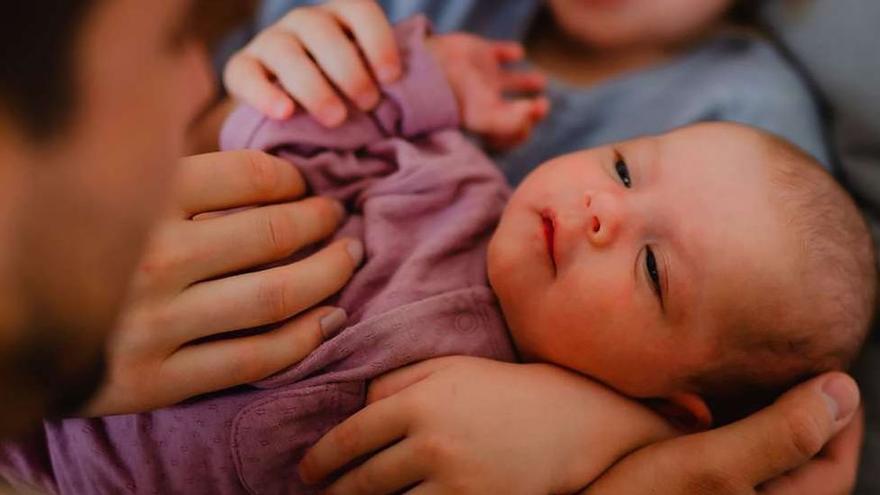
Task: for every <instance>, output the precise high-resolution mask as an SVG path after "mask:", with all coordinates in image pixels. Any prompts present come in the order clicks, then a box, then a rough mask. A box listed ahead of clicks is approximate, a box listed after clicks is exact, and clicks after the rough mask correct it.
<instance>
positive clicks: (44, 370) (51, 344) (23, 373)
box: [0, 308, 106, 436]
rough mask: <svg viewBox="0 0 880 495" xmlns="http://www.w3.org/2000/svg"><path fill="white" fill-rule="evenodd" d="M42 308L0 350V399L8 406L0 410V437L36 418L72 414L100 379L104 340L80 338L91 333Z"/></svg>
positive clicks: (23, 428) (30, 427)
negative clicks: (95, 340) (94, 340)
mask: <svg viewBox="0 0 880 495" xmlns="http://www.w3.org/2000/svg"><path fill="white" fill-rule="evenodd" d="M43 309H44V311H43V312H42V313H36V314H34V313H32V317H31V318H29V321H28V322H27V326H26V328H20V329H16V331H15V335H17V337H18V338H16V339H15V340H14V341H12V342H10V344H9V345H7V346H6V348H4V349H0V403H2V404H4V405H5V406H6V407H7V408H8V409H6V410H5V411H3V412H2V413H0V436H7V435H11V436H16V435H19V434H22V433H27V432H28V431H31V430H33V429H34V428H35V427H36V426H37V425H38V424H39V423H38V422H39V420H40V419H41V418H46V419H57V418H62V417H65V416H70V415H74V414H76V413H77V412H78V411H80V410H81V409H82V408H83V406H85V404H86V403H87V402H88V400H89V399H90V398H91V397H92V396H93V395H94V393H95V392H96V390H97V389H98V387H99V386H100V385H101V383H102V381H103V378H104V374H105V369H106V366H105V365H106V360H105V357H104V348H103V342H90V341H89V340H88V339H84V338H82V336H86V335H90V336H94V335H95V332H94V331H92V332H83V331H82V330H83V329H82V328H81V326H80V325H76V324H72V323H71V322H66V321H64V320H63V319H60V318H57V316H58V315H57V314H56V315H54V317H53V315H52V313H51V311H49V308H43ZM78 336H80V338H77V337H78Z"/></svg>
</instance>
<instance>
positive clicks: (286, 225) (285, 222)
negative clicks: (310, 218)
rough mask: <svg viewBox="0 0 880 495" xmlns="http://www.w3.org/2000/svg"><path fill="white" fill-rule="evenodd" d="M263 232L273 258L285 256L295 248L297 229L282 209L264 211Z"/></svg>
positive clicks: (293, 221)
mask: <svg viewBox="0 0 880 495" xmlns="http://www.w3.org/2000/svg"><path fill="white" fill-rule="evenodd" d="M264 225H265V226H264V232H265V239H266V245H267V246H268V248H269V250H270V252H271V254H272V255H273V256H275V257H281V256H286V255H288V254H290V252H291V251H292V250H293V249H294V247H295V246H296V243H297V240H298V235H297V233H298V231H299V229H298V228H297V226H296V220H295V219H294V218H293V217H292V216H291V215H288V214H287V212H285V211H284V209H282V208H272V209H267V210H266V216H265V223H264Z"/></svg>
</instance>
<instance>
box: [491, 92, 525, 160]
mask: <svg viewBox="0 0 880 495" xmlns="http://www.w3.org/2000/svg"><path fill="white" fill-rule="evenodd" d="M534 112H535V102H534V100H532V99H520V100H514V101H508V102H504V103H503V104H501V105H500V106H499V108H498V110H497V111H495V112H493V113H492V118H491V121H490V126H489V129H488V132H487V139H488V143H487V144H489V145H490V146H491V147H493V148H495V149H507V148H511V147H513V146H516V145H517V144H519V143H521V142H522V141H524V140H525V139H526V138H527V137H528V136H529V134H530V133H531V129H532V125H533V123H534V120H533V117H532V116H533V114H534Z"/></svg>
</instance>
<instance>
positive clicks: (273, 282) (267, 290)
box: [257, 276, 290, 321]
mask: <svg viewBox="0 0 880 495" xmlns="http://www.w3.org/2000/svg"><path fill="white" fill-rule="evenodd" d="M289 301H290V295H289V294H288V289H287V285H286V284H285V283H284V280H283V279H282V278H281V277H277V276H267V277H266V278H265V280H263V281H262V283H261V284H260V288H259V289H258V292H257V305H258V306H257V307H259V308H262V313H263V314H264V315H265V316H266V317H267V318H268V319H270V320H272V321H280V320H282V319H284V318H286V317H287V316H288V314H289V313H290V308H289Z"/></svg>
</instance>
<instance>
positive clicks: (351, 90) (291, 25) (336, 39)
mask: <svg viewBox="0 0 880 495" xmlns="http://www.w3.org/2000/svg"><path fill="white" fill-rule="evenodd" d="M279 26H281V27H282V28H285V29H286V30H287V31H288V32H289V33H290V34H292V35H294V36H296V38H297V39H298V40H299V41H300V43H301V46H302V47H303V48H304V49H305V50H306V51H307V52H308V53H309V55H311V56H312V58H313V59H314V60H315V61H316V62H317V64H318V67H319V68H320V69H321V71H323V73H324V74H326V76H327V77H328V78H329V79H330V81H332V82H333V84H335V85H336V87H337V88H339V90H340V91H341V92H342V93H343V94H344V95H345V96H347V97H348V98H349V99H351V100H352V101H353V102H354V103H355V104H356V105H357V106H358V108H360V109H361V110H369V109H371V108H373V107H374V106H375V105H376V103H377V102H378V101H379V90H378V88H376V84H375V83H374V82H373V79H372V77H371V76H370V74H369V72H368V70H367V68H366V66H365V65H364V61H363V59H362V58H361V55H360V53H359V52H358V49H357V47H356V46H355V45H354V43H353V42H352V40H350V39H349V38H348V36H347V35H346V34H345V32H344V31H343V30H342V27H341V26H340V25H339V23H338V22H337V20H336V19H334V18H333V17H331V15H330V14H329V13H327V12H325V11H324V10H322V9H306V10H301V11H294V12H292V13H291V14H289V15H288V16H287V17H285V18H284V19H282V20H281V21H279Z"/></svg>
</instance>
